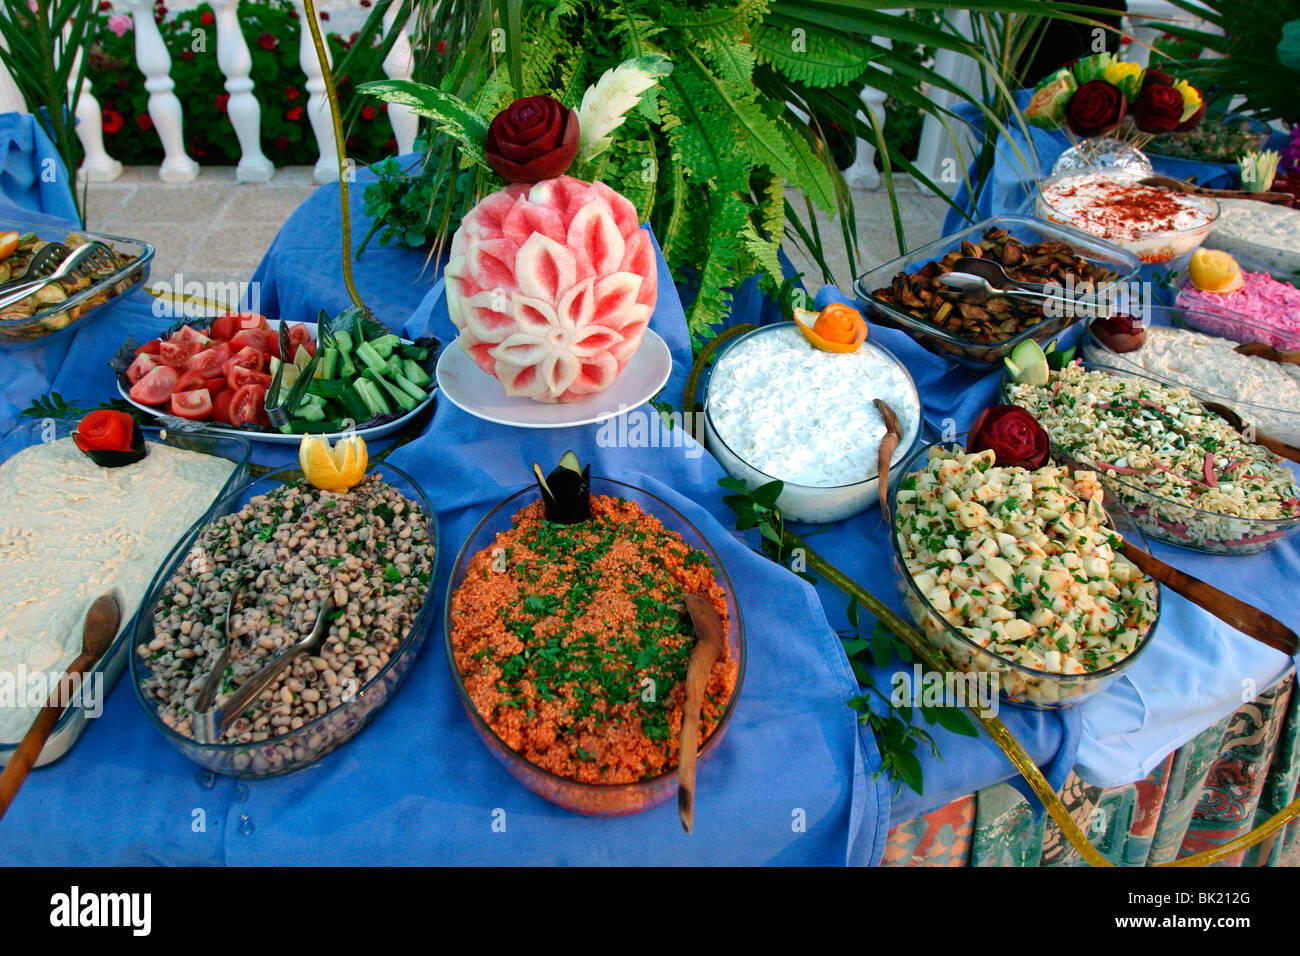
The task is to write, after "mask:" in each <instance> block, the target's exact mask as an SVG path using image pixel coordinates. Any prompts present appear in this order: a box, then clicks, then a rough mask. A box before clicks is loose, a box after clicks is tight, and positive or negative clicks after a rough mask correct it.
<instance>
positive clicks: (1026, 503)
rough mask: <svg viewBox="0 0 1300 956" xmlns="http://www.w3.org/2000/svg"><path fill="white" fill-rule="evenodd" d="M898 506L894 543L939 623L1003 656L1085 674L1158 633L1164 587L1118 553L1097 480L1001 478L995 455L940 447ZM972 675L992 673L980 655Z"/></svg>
mask: <svg viewBox="0 0 1300 956" xmlns="http://www.w3.org/2000/svg"><path fill="white" fill-rule="evenodd" d="M895 502H896V504H895V513H894V531H895V534H896V535H897V543H898V545H899V549H900V552H901V554H902V557H903V560H904V562H905V564H906V568H907V572H908V574H910V575H911V578H912V581H913V582H914V583H915V584H916V587H917V589H918V590H919V591H920V592H921V594H922V595H924V597H925V600H926V602H928V604H929V606H930V608H931V609H932V613H933V614H937V615H938V616H940V617H942V619H943V620H944V621H946V622H947V623H948V624H949V625H951V626H952V627H953V628H955V629H956V630H957V631H958V632H959V633H960V634H962V635H964V636H965V637H966V638H967V639H969V640H970V641H971V642H973V643H975V644H976V645H978V646H979V647H981V648H984V649H985V650H987V651H989V652H991V653H993V654H996V655H997V656H999V657H1002V658H1005V659H1007V660H1010V661H1014V662H1015V663H1017V664H1019V665H1021V666H1023V667H1026V668H1030V669H1032V670H1039V671H1046V672H1048V673H1052V674H1064V675H1082V674H1088V673H1092V672H1095V671H1099V670H1102V669H1104V668H1107V667H1109V666H1111V665H1112V664H1116V663H1118V662H1119V661H1121V660H1123V659H1124V658H1125V657H1127V656H1128V655H1129V654H1131V653H1132V652H1133V650H1134V649H1135V648H1136V647H1137V646H1138V645H1139V644H1140V643H1141V642H1142V640H1143V639H1144V638H1145V637H1146V635H1147V633H1148V632H1149V631H1150V629H1151V627H1152V626H1153V624H1154V623H1155V620H1156V617H1157V614H1158V602H1157V586H1156V583H1155V582H1154V581H1153V580H1151V579H1150V578H1149V577H1147V576H1146V575H1145V574H1143V573H1142V572H1141V571H1139V570H1138V568H1137V567H1136V566H1135V565H1133V564H1132V563H1131V562H1129V561H1128V560H1127V559H1126V558H1125V557H1123V556H1122V554H1120V553H1119V546H1120V539H1119V536H1118V535H1117V534H1116V533H1115V532H1114V531H1113V530H1112V529H1111V528H1110V527H1109V525H1108V522H1107V517H1106V511H1105V509H1104V508H1103V506H1102V488H1101V485H1100V484H1099V482H1098V480H1097V476H1096V474H1095V473H1093V472H1090V471H1073V472H1072V471H1070V470H1069V469H1067V468H1063V467H1060V466H1058V465H1053V464H1048V465H1046V466H1045V467H1043V468H1039V469H1037V470H1035V471H1029V470H1027V469H1024V468H1000V467H995V465H994V453H993V452H992V451H984V452H980V453H975V454H968V453H966V452H963V451H960V450H956V449H947V448H944V447H939V446H936V447H934V448H931V449H930V451H929V461H928V463H927V465H926V467H925V468H923V469H922V470H921V471H918V472H915V473H913V474H910V475H907V476H905V477H904V478H903V479H902V482H901V483H900V485H899V489H898V492H897V494H896V498H895ZM975 666H977V667H979V668H980V669H985V670H988V669H992V668H990V667H989V666H988V664H987V662H985V663H983V664H982V665H981V663H980V661H979V659H978V655H977V657H976V661H975Z"/></svg>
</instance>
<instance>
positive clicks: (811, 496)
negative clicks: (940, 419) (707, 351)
mask: <svg viewBox="0 0 1300 956" xmlns="http://www.w3.org/2000/svg"><path fill="white" fill-rule="evenodd" d="M792 328H794V326H793V323H779V324H777V325H765V326H762V327H760V328H757V329H754V330H753V331H752V332H746V333H745V334H744V335H741V336H739V337H737V338H736V339H735V340H734V341H732V342H730V343H729V344H728V345H727V346H726V347H725V348H724V349H723V350H722V353H721V354H720V355H719V356H718V357H717V359H716V360H715V361H714V363H713V366H712V368H711V369H710V370H709V377H708V381H707V383H706V386H705V399H704V428H705V435H706V437H707V439H708V446H709V451H710V452H712V454H713V456H714V457H715V458H716V459H717V460H718V463H719V464H721V465H722V467H723V468H725V469H726V471H727V474H729V475H731V477H733V478H739V479H740V480H741V481H744V482H746V483H747V484H749V485H750V486H751V487H756V486H758V485H763V484H766V483H767V482H769V481H773V480H775V479H777V478H780V479H781V480H782V481H783V482H784V483H785V485H784V487H783V488H782V490H781V496H780V498H778V499H777V505H778V506H779V507H780V508H781V511H782V513H783V514H784V515H785V517H786V518H787V519H788V520H790V521H806V522H815V523H826V522H832V521H842V520H844V519H845V518H849V517H852V516H853V515H856V514H860V513H861V512H863V511H866V510H867V509H868V508H870V507H871V506H872V505H874V504H876V502H877V501H879V500H880V491H879V482H878V481H877V479H876V470H877V469H876V456H877V452H876V448H875V447H872V448H871V449H869V450H868V451H869V454H868V457H869V458H870V462H871V464H870V466H869V467H868V468H866V469H864V472H865V473H866V474H867V475H868V477H867V478H864V479H863V480H862V481H855V482H851V483H849V484H844V485H831V486H814V485H804V484H799V483H797V482H793V481H789V480H787V479H786V478H784V477H782V476H780V475H774V474H772V473H770V472H764V471H761V470H759V469H758V468H756V467H754V466H753V465H751V464H750V463H749V462H748V461H746V460H745V459H744V458H743V457H742V456H741V455H740V454H738V453H737V452H736V451H735V450H734V449H733V448H732V447H731V446H730V445H729V444H727V442H726V441H725V440H724V439H723V438H722V436H721V435H720V434H719V432H718V425H717V422H716V420H715V417H714V415H715V411H716V403H715V401H714V398H715V396H714V395H713V394H712V390H713V380H714V376H715V374H716V373H717V371H718V369H720V368H722V367H723V365H724V364H725V363H726V361H727V356H728V355H733V354H734V350H735V349H737V348H741V347H743V343H745V342H752V341H754V340H755V339H756V338H758V337H760V336H772V335H776V334H781V332H782V331H783V330H790V329H792ZM801 341H802V340H801ZM861 348H862V349H868V350H871V351H874V352H875V353H877V354H878V355H879V356H881V357H882V358H883V359H884V360H885V362H886V363H887V364H889V365H891V366H893V367H894V368H895V369H896V371H897V374H898V375H899V376H901V379H902V380H903V381H904V382H905V383H906V385H907V386H908V388H909V389H910V391H911V396H912V398H914V399H915V402H916V411H915V414H913V415H910V416H907V417H906V418H904V417H903V412H902V410H901V409H895V411H896V412H898V413H899V417H900V422H899V424H900V426H901V427H902V430H903V437H902V440H901V441H900V442H899V444H898V448H897V449H896V450H895V451H894V457H893V460H892V464H897V463H898V462H899V461H901V460H902V459H903V458H904V457H906V455H907V453H908V452H909V451H910V450H911V449H912V447H913V446H914V445H915V444H916V442H917V441H919V440H920V437H921V431H922V428H923V425H924V406H923V403H922V401H921V397H920V393H919V392H918V391H917V388H916V382H915V381H914V380H913V379H912V374H911V373H910V372H909V371H908V370H907V366H905V365H904V364H903V363H902V362H900V361H899V360H898V357H897V356H895V355H894V353H892V352H890V351H889V349H887V348H885V347H884V346H882V345H878V344H875V343H873V342H872V341H871V340H870V339H868V340H867V341H866V342H864V343H863V344H862V346H861ZM827 358H828V361H831V362H836V361H841V360H842V357H841V356H833V357H832V356H830V355H828V356H827ZM828 414H829V413H828ZM828 424H829V423H828Z"/></svg>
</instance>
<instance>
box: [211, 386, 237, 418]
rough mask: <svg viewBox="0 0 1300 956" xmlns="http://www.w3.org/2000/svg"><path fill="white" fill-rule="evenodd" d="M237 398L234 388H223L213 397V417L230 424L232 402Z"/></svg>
mask: <svg viewBox="0 0 1300 956" xmlns="http://www.w3.org/2000/svg"><path fill="white" fill-rule="evenodd" d="M234 400H235V392H234V390H233V389H229V388H226V389H222V390H221V391H220V392H217V394H216V396H215V397H214V398H213V399H212V419H213V421H218V422H221V423H222V424H223V425H229V424H230V403H231V402H233V401H234Z"/></svg>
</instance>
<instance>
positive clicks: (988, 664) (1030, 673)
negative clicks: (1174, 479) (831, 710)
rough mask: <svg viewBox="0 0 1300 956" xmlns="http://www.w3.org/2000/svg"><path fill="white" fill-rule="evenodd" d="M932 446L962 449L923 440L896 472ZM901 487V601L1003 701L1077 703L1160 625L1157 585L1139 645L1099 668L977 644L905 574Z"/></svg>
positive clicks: (1110, 507) (897, 549)
mask: <svg viewBox="0 0 1300 956" xmlns="http://www.w3.org/2000/svg"><path fill="white" fill-rule="evenodd" d="M958 437H961V436H958ZM935 447H942V448H948V449H961V450H964V446H963V445H962V444H960V443H958V442H955V441H946V440H942V441H936V442H931V443H928V444H924V445H922V446H921V447H919V448H917V449H916V450H915V451H913V452H912V454H911V455H909V456H908V459H907V461H905V462H904V463H903V465H902V467H901V468H899V474H900V475H902V476H904V477H906V476H908V475H911V474H913V473H914V472H916V471H919V470H921V468H922V467H923V466H924V464H925V461H926V456H927V455H928V454H929V451H930V449H931V448H935ZM1054 457H1055V456H1054ZM1058 463H1059V464H1065V465H1067V466H1068V465H1072V464H1073V463H1072V462H1069V461H1068V460H1065V461H1062V460H1058ZM901 487H902V485H901V482H900V483H898V484H895V485H893V486H892V487H891V488H890V491H889V528H890V535H889V539H890V541H891V542H892V553H893V557H894V561H893V565H894V581H895V583H896V584H897V586H898V593H899V595H900V597H901V598H902V601H903V606H904V607H905V608H906V609H907V613H908V616H909V617H910V618H911V619H912V621H913V623H914V624H916V626H917V628H918V629H919V630H920V632H921V633H922V634H923V635H924V636H925V637H926V639H927V640H929V641H930V643H931V645H932V646H933V647H934V648H935V649H936V650H938V651H940V652H941V653H944V654H946V655H947V656H948V658H949V660H950V661H951V662H952V663H953V664H954V665H956V667H957V668H958V670H960V671H962V672H964V673H968V674H969V673H973V674H992V675H996V676H997V679H998V693H999V695H1000V696H1001V698H1002V699H1003V700H1005V701H1006V702H1007V703H1009V704H1013V705H1015V706H1018V707H1023V708H1026V709H1030V710H1057V709H1060V708H1064V707H1073V706H1076V705H1078V704H1081V703H1083V702H1084V701H1085V700H1087V699H1089V698H1090V697H1094V696H1096V695H1097V694H1098V693H1100V692H1101V691H1103V690H1105V688H1106V687H1107V686H1108V685H1109V684H1110V683H1111V682H1113V681H1114V680H1115V678H1117V677H1119V675H1120V674H1122V673H1123V672H1124V671H1125V670H1127V669H1128V668H1129V667H1131V666H1132V665H1133V663H1134V662H1135V661H1136V660H1137V659H1138V657H1140V656H1141V654H1142V652H1143V651H1145V650H1146V649H1147V647H1148V646H1149V645H1150V643H1151V639H1152V638H1153V637H1154V636H1155V632H1156V628H1157V627H1158V626H1159V624H1160V612H1161V600H1160V588H1159V586H1158V585H1157V586H1156V589H1155V616H1154V617H1153V618H1152V621H1151V626H1150V627H1149V628H1148V629H1147V632H1146V634H1144V635H1143V636H1142V637H1140V638H1139V639H1138V642H1137V644H1136V645H1135V646H1134V648H1133V650H1132V651H1131V652H1130V653H1129V654H1128V655H1127V656H1126V657H1124V658H1123V659H1122V660H1120V661H1117V662H1115V663H1114V664H1111V665H1110V666H1108V667H1103V668H1101V669H1100V670H1096V671H1093V672H1091V673H1088V674H1057V673H1053V672H1051V671H1044V670H1038V669H1036V668H1032V667H1029V666H1027V665H1025V664H1022V663H1020V662H1018V661H1013V660H1010V659H1009V658H1006V657H1003V656H1002V655H1000V654H996V653H994V652H993V651H991V650H989V649H987V648H984V647H981V646H980V645H979V644H977V643H976V642H975V641H974V640H972V639H971V638H969V637H967V636H966V635H965V634H963V633H962V632H961V631H959V630H958V629H957V628H956V627H955V626H953V625H952V624H950V623H948V621H947V620H946V619H945V618H944V617H943V616H942V615H941V614H940V613H939V612H938V611H937V610H936V609H935V607H934V605H933V604H932V603H931V602H930V599H929V598H928V597H926V595H925V594H924V593H923V592H922V591H921V588H920V587H919V586H918V585H917V583H916V582H915V581H914V580H913V579H912V575H911V574H910V573H908V571H907V560H906V555H905V554H904V551H903V545H902V543H901V542H900V540H899V538H900V534H899V532H898V530H897V528H896V524H895V519H894V516H895V515H896V514H897V496H898V492H899V490H900V488H901ZM1105 508H1106V513H1107V516H1108V517H1109V519H1110V525H1111V527H1112V528H1113V529H1114V530H1115V531H1117V532H1118V533H1119V534H1121V535H1122V536H1124V537H1125V538H1126V539H1128V540H1129V541H1130V542H1131V543H1132V544H1134V545H1136V546H1137V547H1140V548H1143V549H1144V550H1145V548H1146V542H1145V540H1144V539H1143V537H1142V534H1141V532H1140V531H1139V529H1138V527H1137V525H1136V524H1135V523H1134V521H1133V519H1132V517H1131V516H1130V515H1129V514H1128V513H1127V512H1126V511H1125V509H1124V507H1123V506H1122V505H1119V504H1117V503H1116V502H1115V501H1114V500H1113V499H1111V498H1109V497H1107V498H1106V500H1105ZM1139 573H1140V572H1139Z"/></svg>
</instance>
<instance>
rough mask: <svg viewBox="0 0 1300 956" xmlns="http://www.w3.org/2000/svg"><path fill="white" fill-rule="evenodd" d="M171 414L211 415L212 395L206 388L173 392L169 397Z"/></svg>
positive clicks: (196, 416) (191, 416)
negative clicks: (170, 397)
mask: <svg viewBox="0 0 1300 956" xmlns="http://www.w3.org/2000/svg"><path fill="white" fill-rule="evenodd" d="M171 408H172V414H173V415H179V416H180V417H181V418H191V419H200V418H210V417H211V416H212V396H211V395H209V394H208V390H207V389H206V388H198V389H195V390H194V391H191V392H173V393H172V399H171Z"/></svg>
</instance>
